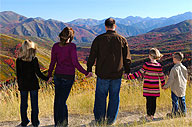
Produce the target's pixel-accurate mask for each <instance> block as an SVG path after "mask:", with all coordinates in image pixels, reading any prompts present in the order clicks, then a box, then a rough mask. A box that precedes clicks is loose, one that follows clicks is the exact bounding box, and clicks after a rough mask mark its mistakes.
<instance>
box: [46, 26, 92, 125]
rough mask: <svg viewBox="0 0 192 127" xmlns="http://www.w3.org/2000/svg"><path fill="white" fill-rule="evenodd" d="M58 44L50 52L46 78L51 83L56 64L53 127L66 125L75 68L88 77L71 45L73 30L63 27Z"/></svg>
mask: <svg viewBox="0 0 192 127" xmlns="http://www.w3.org/2000/svg"><path fill="white" fill-rule="evenodd" d="M59 37H60V42H57V43H55V44H54V45H53V47H52V50H51V63H50V65H49V70H48V77H50V78H49V81H48V82H51V81H52V72H53V69H54V67H55V64H56V68H55V74H54V84H55V100H54V122H55V126H67V125H68V109H67V104H66V101H67V98H68V96H69V93H70V91H71V88H72V85H73V83H74V79H75V68H77V69H78V70H79V71H80V72H81V73H83V74H85V75H86V76H87V77H89V75H90V74H89V73H88V72H87V71H86V70H85V69H83V67H82V66H81V65H80V64H79V62H78V58H77V50H76V45H75V44H74V43H72V40H73V38H74V30H73V29H72V28H71V27H65V28H64V29H63V30H62V31H61V33H60V34H59Z"/></svg>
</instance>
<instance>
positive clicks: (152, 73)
mask: <svg viewBox="0 0 192 127" xmlns="http://www.w3.org/2000/svg"><path fill="white" fill-rule="evenodd" d="M162 56H163V55H162V54H161V53H160V52H159V50H158V49H156V48H152V49H150V51H149V59H150V62H145V63H144V65H143V67H142V68H141V69H140V70H139V71H137V72H135V73H133V74H129V75H128V76H127V79H136V78H139V77H142V78H144V84H143V96H144V97H146V110H147V116H146V119H147V120H153V118H154V114H155V110H156V98H157V97H159V96H160V88H159V80H160V81H161V87H163V86H164V84H165V80H164V74H163V71H162V67H161V64H160V63H158V62H157V60H159V59H160V58H161V57H162Z"/></svg>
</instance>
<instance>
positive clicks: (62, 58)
mask: <svg viewBox="0 0 192 127" xmlns="http://www.w3.org/2000/svg"><path fill="white" fill-rule="evenodd" d="M59 43H60V42H58V43H55V44H54V45H53V48H52V56H53V57H52V58H53V59H51V60H52V61H51V62H52V63H53V64H54V63H55V62H56V63H57V65H56V68H55V73H56V74H65V75H74V74H75V67H77V68H78V69H79V68H81V67H80V65H78V61H76V60H77V59H76V58H77V56H76V45H75V44H74V43H69V44H67V45H65V46H60V44H59ZM53 68H54V66H51V68H50V70H51V71H52V70H53ZM81 70H82V69H80V71H81ZM49 74H50V73H49ZM49 76H50V75H49Z"/></svg>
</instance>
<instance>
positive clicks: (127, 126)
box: [117, 117, 164, 127]
mask: <svg viewBox="0 0 192 127" xmlns="http://www.w3.org/2000/svg"><path fill="white" fill-rule="evenodd" d="M161 120H164V118H163V117H160V118H154V119H153V120H152V121H147V120H145V119H144V118H143V117H141V118H140V120H139V121H130V122H128V123H121V124H119V125H117V126H118V127H130V126H138V125H143V124H146V123H149V122H154V121H161Z"/></svg>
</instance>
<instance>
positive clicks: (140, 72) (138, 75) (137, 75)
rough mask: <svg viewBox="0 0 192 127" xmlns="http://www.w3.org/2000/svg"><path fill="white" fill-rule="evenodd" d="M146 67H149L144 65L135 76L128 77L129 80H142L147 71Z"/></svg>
mask: <svg viewBox="0 0 192 127" xmlns="http://www.w3.org/2000/svg"><path fill="white" fill-rule="evenodd" d="M146 67H147V66H146V64H144V65H143V67H142V68H141V69H140V70H139V71H137V72H135V73H133V74H129V75H128V76H127V79H136V78H139V77H141V78H142V77H143V75H144V73H145V71H146Z"/></svg>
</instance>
